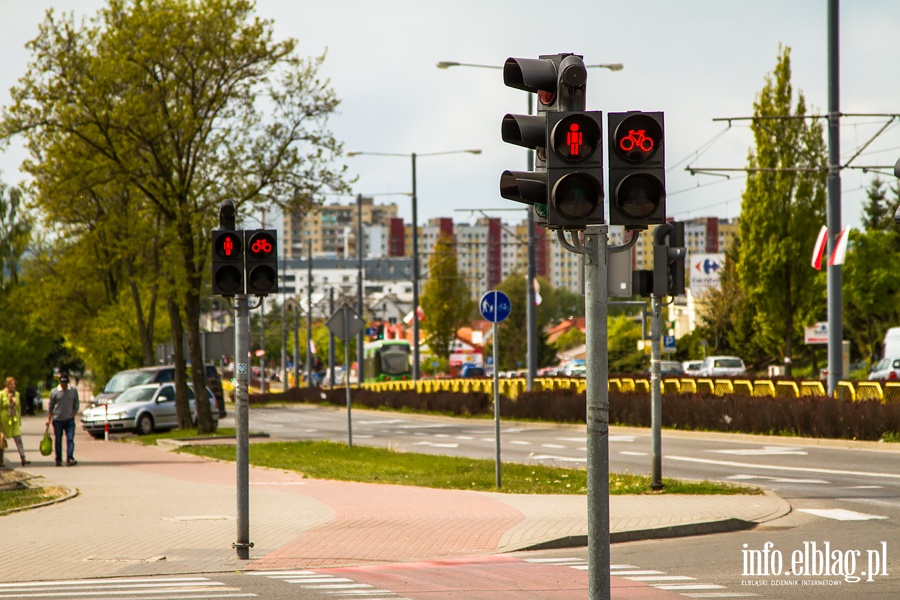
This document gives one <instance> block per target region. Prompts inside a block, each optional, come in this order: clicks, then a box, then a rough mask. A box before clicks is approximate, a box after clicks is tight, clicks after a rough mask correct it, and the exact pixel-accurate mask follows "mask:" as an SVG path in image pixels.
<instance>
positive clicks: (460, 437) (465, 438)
mask: <svg viewBox="0 0 900 600" xmlns="http://www.w3.org/2000/svg"><path fill="white" fill-rule="evenodd" d="M456 439H458V440H474V439H475V438H473V437H472V436H471V435H458V436H456Z"/></svg>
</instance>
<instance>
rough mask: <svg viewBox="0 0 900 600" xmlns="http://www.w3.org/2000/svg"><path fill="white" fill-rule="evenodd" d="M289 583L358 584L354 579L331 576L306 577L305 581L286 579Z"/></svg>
mask: <svg viewBox="0 0 900 600" xmlns="http://www.w3.org/2000/svg"><path fill="white" fill-rule="evenodd" d="M285 581H287V582H288V583H356V582H355V581H353V580H352V579H347V578H346V577H332V576H331V575H320V576H319V577H304V578H303V579H285Z"/></svg>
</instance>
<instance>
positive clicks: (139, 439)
mask: <svg viewBox="0 0 900 600" xmlns="http://www.w3.org/2000/svg"><path fill="white" fill-rule="evenodd" d="M234 436H235V431H234V429H233V428H230V429H229V428H224V427H220V428H218V429H216V431H215V432H214V433H204V434H202V435H201V434H198V433H197V430H196V429H173V430H172V431H166V432H164V433H151V434H150V435H136V436H134V437H123V438H119V439H122V440H123V441H128V442H135V443H138V444H143V445H144V446H155V445H156V440H187V439H189V440H202V439H203V438H217V437H230V438H234Z"/></svg>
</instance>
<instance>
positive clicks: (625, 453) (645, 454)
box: [619, 450, 647, 456]
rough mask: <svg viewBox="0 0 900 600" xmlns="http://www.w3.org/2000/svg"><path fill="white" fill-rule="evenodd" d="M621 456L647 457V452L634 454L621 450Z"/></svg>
mask: <svg viewBox="0 0 900 600" xmlns="http://www.w3.org/2000/svg"><path fill="white" fill-rule="evenodd" d="M619 454H623V455H625V456H647V453H646V452H634V451H631V450H621V451H620V452H619Z"/></svg>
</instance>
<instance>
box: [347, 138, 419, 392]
mask: <svg viewBox="0 0 900 600" xmlns="http://www.w3.org/2000/svg"><path fill="white" fill-rule="evenodd" d="M412 245H413V247H412V256H413V372H412V376H413V381H418V380H419V366H420V364H421V363H420V362H419V198H418V196H417V193H416V153H415V152H413V153H412ZM361 368H362V365H360V369H361Z"/></svg>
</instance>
